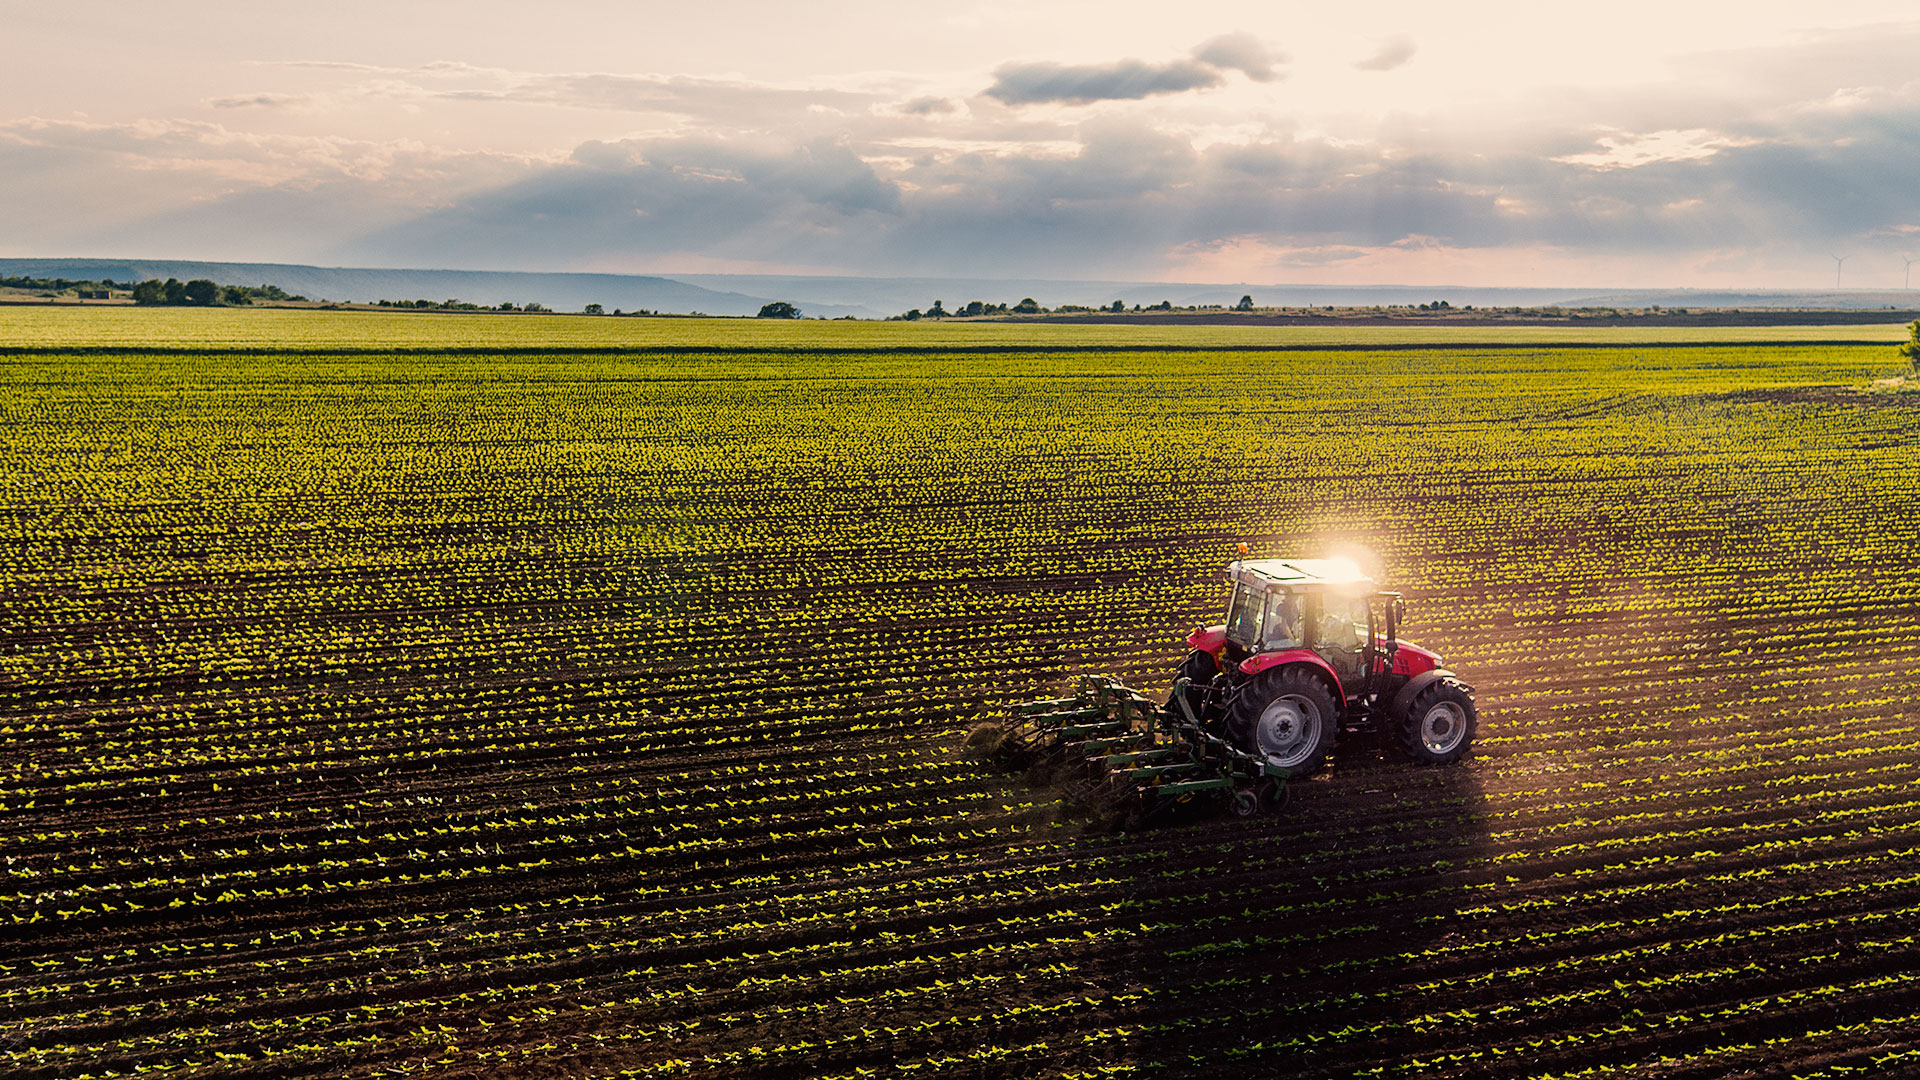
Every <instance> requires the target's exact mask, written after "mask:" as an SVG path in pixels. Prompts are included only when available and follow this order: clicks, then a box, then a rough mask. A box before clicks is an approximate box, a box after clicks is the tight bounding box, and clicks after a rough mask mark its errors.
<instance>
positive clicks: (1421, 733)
mask: <svg viewBox="0 0 1920 1080" xmlns="http://www.w3.org/2000/svg"><path fill="white" fill-rule="evenodd" d="M1478 726H1479V713H1478V712H1477V711H1476V710H1475V709H1474V707H1473V695H1471V694H1469V693H1467V692H1466V690H1465V689H1464V688H1462V687H1461V686H1460V684H1459V683H1456V682H1454V681H1453V680H1451V679H1441V680H1440V681H1439V682H1436V683H1434V684H1433V685H1432V686H1429V687H1427V688H1426V689H1425V690H1422V691H1420V694H1419V696H1418V697H1415V698H1414V699H1413V705H1412V707H1410V708H1409V709H1407V715H1405V716H1403V717H1401V718H1400V741H1401V742H1402V743H1403V744H1405V746H1406V748H1407V754H1408V755H1409V756H1410V757H1412V758H1413V760H1415V761H1417V762H1419V763H1420V764H1422V765H1451V764H1453V763H1454V762H1456V761H1459V760H1460V759H1461V758H1463V757H1466V756H1467V751H1468V750H1469V749H1470V748H1471V747H1472V746H1473V733H1474V730H1475V729H1476V728H1477V727H1478Z"/></svg>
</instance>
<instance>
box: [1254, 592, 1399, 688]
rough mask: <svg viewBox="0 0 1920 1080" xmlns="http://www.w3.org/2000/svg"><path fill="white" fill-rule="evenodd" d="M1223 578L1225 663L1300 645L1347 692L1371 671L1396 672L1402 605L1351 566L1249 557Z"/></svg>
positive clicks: (1360, 686) (1397, 598)
mask: <svg viewBox="0 0 1920 1080" xmlns="http://www.w3.org/2000/svg"><path fill="white" fill-rule="evenodd" d="M1227 580H1228V581H1230V582H1232V583H1233V593H1232V596H1231V597H1230V598H1229V600H1228V602H1227V621H1226V625H1225V627H1224V630H1225V639H1224V642H1223V644H1224V653H1225V655H1224V657H1223V659H1225V660H1227V661H1228V662H1230V663H1233V664H1239V663H1242V662H1244V661H1246V660H1249V659H1252V658H1254V657H1258V656H1263V655H1271V654H1283V653H1288V652H1293V651H1295V650H1305V651H1307V652H1311V653H1312V654H1314V655H1315V656H1317V657H1319V658H1320V660H1321V661H1322V662H1324V663H1325V664H1326V665H1327V667H1328V668H1330V669H1332V671H1333V673H1334V674H1335V675H1336V676H1337V677H1338V678H1339V682H1340V687H1341V689H1342V690H1343V691H1345V693H1346V694H1347V695H1349V696H1350V695H1353V694H1359V693H1363V692H1364V691H1365V685H1364V684H1365V683H1366V682H1367V677H1368V675H1369V674H1370V673H1379V672H1381V671H1387V670H1393V669H1394V667H1395V664H1394V659H1395V654H1396V653H1397V652H1398V651H1399V645H1400V643H1399V642H1398V640H1397V639H1396V635H1397V630H1398V626H1399V623H1400V620H1401V617H1402V616H1403V614H1404V613H1405V611H1406V605H1405V603H1404V602H1403V601H1402V600H1401V599H1400V594H1399V593H1393V592H1381V591H1379V590H1377V589H1375V588H1374V581H1373V579H1372V578H1370V577H1368V576H1366V575H1365V574H1363V573H1361V572H1360V569H1359V567H1356V566H1354V565H1353V563H1351V562H1349V561H1347V560H1345V559H1249V560H1244V561H1241V562H1236V563H1233V564H1231V565H1229V566H1228V567H1227ZM1409 659H1411V657H1410V658H1409Z"/></svg>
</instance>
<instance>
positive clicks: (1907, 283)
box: [1900, 255, 1920, 289]
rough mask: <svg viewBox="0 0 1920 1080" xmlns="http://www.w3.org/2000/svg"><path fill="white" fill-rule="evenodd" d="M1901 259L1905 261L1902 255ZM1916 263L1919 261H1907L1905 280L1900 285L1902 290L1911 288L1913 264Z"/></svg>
mask: <svg viewBox="0 0 1920 1080" xmlns="http://www.w3.org/2000/svg"><path fill="white" fill-rule="evenodd" d="M1901 258H1903V259H1906V256H1904V255H1902V256H1901ZM1916 261H1920V260H1914V259H1907V280H1906V281H1905V282H1904V283H1902V285H1901V286H1900V287H1901V288H1903V289H1911V288H1913V264H1914V263H1915V262H1916Z"/></svg>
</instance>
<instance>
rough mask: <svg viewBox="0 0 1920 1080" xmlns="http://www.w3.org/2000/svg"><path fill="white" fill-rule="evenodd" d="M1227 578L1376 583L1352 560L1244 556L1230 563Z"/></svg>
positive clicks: (1295, 584) (1292, 583)
mask: <svg viewBox="0 0 1920 1080" xmlns="http://www.w3.org/2000/svg"><path fill="white" fill-rule="evenodd" d="M1227 580H1228V581H1239V582H1245V583H1246V584H1248V585H1284V586H1287V587H1288V588H1301V587H1309V588H1311V587H1314V586H1322V587H1333V588H1340V589H1351V588H1355V587H1365V586H1369V585H1372V584H1373V579H1372V578H1370V577H1368V576H1367V575H1366V574H1364V573H1362V572H1361V570H1360V568H1359V567H1358V566H1355V565H1354V564H1353V563H1352V561H1350V560H1348V559H1241V560H1240V561H1238V562H1233V563H1228V564H1227Z"/></svg>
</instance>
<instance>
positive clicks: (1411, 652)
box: [1393, 641, 1440, 675]
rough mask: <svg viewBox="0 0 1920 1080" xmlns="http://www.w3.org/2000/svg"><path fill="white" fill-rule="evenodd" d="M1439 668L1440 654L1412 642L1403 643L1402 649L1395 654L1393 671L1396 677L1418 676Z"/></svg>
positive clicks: (1401, 644)
mask: <svg viewBox="0 0 1920 1080" xmlns="http://www.w3.org/2000/svg"><path fill="white" fill-rule="evenodd" d="M1439 666H1440V654H1439V653H1436V652H1434V651H1432V650H1430V649H1423V648H1421V647H1420V646H1418V645H1415V644H1414V643H1413V642H1411V641H1403V642H1401V643H1400V648H1399V649H1398V650H1397V651H1395V652H1394V654H1393V671H1394V674H1396V675H1418V674H1420V673H1421V672H1423V671H1432V670H1433V669H1434V668H1437V667H1439Z"/></svg>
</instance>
